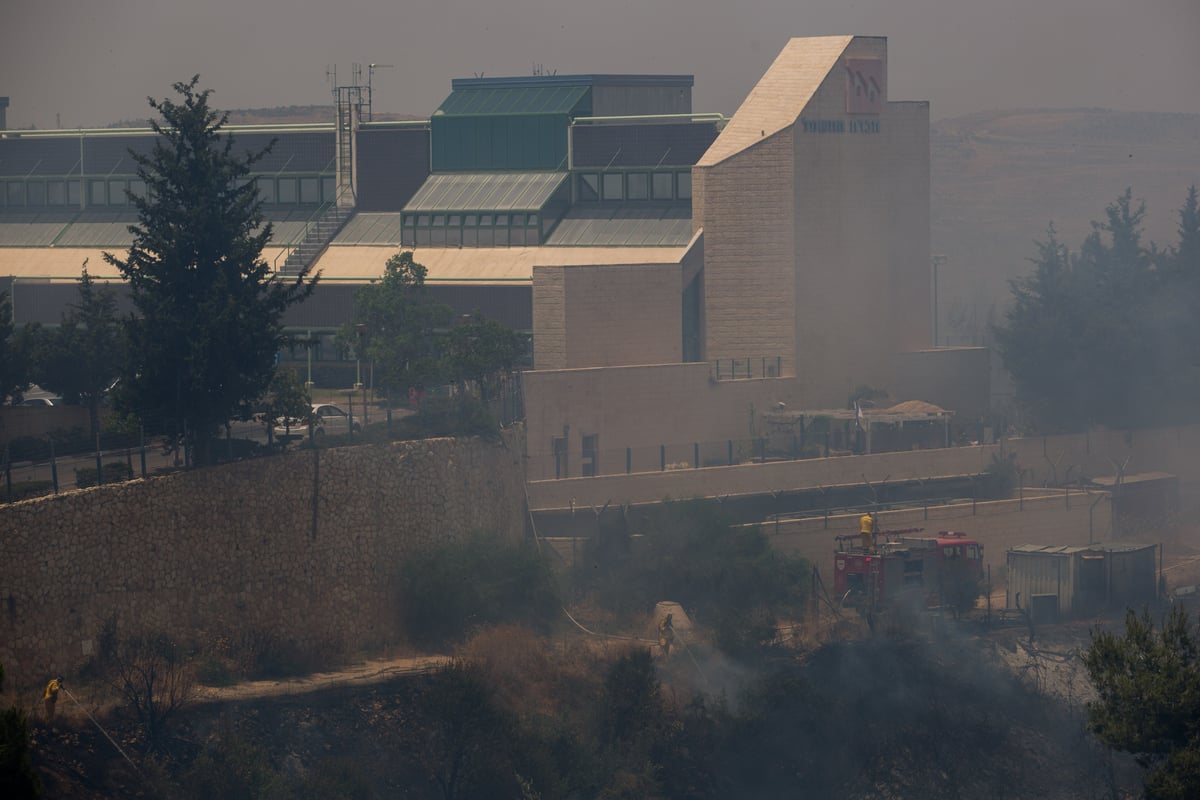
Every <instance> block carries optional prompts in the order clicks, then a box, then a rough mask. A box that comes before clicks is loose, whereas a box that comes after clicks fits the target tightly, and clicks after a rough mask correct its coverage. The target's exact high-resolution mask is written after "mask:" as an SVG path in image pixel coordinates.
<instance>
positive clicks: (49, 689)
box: [44, 677, 63, 722]
mask: <svg viewBox="0 0 1200 800" xmlns="http://www.w3.org/2000/svg"><path fill="white" fill-rule="evenodd" d="M62 687H63V679H62V678H58V677H55V678H51V679H50V682H49V683H47V684H46V695H45V698H44V699H45V701H46V721H47V722H50V721H52V720H53V719H54V706H55V705H56V704H57V703H58V690H59V689H61V688H62Z"/></svg>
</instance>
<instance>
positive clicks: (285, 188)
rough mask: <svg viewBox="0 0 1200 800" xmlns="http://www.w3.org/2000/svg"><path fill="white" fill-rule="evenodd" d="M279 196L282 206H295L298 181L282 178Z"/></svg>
mask: <svg viewBox="0 0 1200 800" xmlns="http://www.w3.org/2000/svg"><path fill="white" fill-rule="evenodd" d="M278 191H279V194H278V195H277V197H278V202H279V203H281V204H287V205H294V204H295V203H296V198H297V194H296V179H295V178H280V179H279V189H278Z"/></svg>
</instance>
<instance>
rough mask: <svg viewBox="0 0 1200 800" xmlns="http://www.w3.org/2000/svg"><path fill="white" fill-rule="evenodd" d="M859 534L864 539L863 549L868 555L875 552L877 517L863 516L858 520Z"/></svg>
mask: <svg viewBox="0 0 1200 800" xmlns="http://www.w3.org/2000/svg"><path fill="white" fill-rule="evenodd" d="M858 533H859V535H860V536H861V537H862V546H863V549H864V550H866V551H867V552H868V553H874V552H875V533H876V531H875V517H873V516H872V515H870V514H863V515H862V516H861V517H859V518H858Z"/></svg>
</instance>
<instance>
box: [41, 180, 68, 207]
mask: <svg viewBox="0 0 1200 800" xmlns="http://www.w3.org/2000/svg"><path fill="white" fill-rule="evenodd" d="M46 203H47V204H48V205H52V206H65V205H66V204H67V184H66V181H50V182H49V183H48V184H46Z"/></svg>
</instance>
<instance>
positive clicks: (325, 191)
mask: <svg viewBox="0 0 1200 800" xmlns="http://www.w3.org/2000/svg"><path fill="white" fill-rule="evenodd" d="M321 199H322V200H324V201H325V202H326V203H332V202H333V201H334V200H336V199H337V181H336V180H335V179H334V178H332V177H327V178H321Z"/></svg>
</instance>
